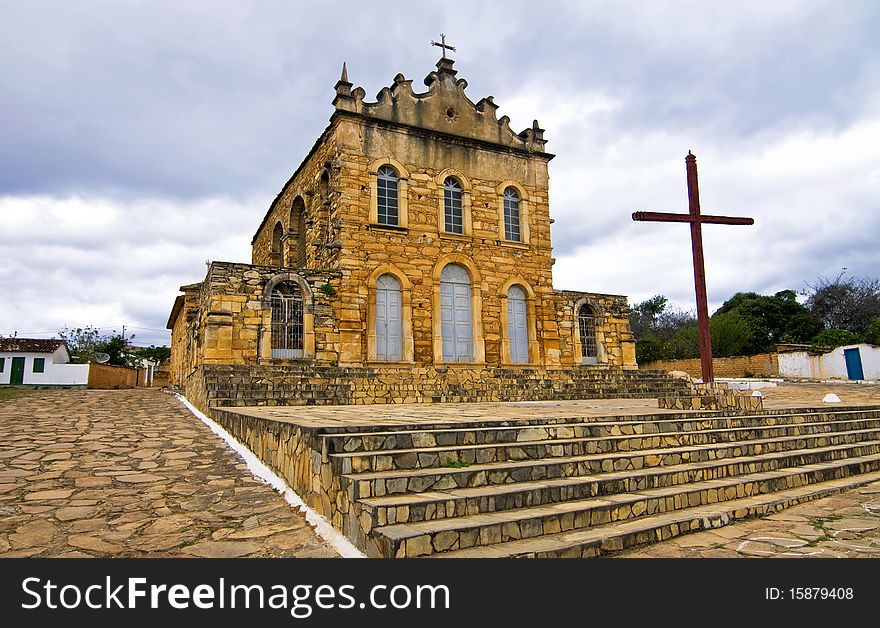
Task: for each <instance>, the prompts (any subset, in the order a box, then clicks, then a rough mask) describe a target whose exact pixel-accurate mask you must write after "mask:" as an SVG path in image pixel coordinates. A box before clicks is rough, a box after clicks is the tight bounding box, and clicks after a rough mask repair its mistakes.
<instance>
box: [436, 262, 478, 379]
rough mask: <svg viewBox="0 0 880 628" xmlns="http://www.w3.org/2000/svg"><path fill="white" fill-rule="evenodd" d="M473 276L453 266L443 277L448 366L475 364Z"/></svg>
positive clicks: (443, 324)
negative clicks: (450, 364)
mask: <svg viewBox="0 0 880 628" xmlns="http://www.w3.org/2000/svg"><path fill="white" fill-rule="evenodd" d="M472 308H473V305H472V295H471V276H470V273H468V271H467V269H466V268H465V267H464V266H460V265H458V264H449V265H447V266H446V267H445V268H444V269H443V271H442V272H441V273H440V321H441V334H442V336H443V361H444V362H473V360H474V341H473V320H472V318H471V311H472Z"/></svg>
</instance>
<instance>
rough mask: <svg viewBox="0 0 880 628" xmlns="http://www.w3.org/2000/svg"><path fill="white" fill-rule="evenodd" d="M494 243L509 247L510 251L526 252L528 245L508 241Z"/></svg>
mask: <svg viewBox="0 0 880 628" xmlns="http://www.w3.org/2000/svg"><path fill="white" fill-rule="evenodd" d="M495 243H496V244H499V245H501V246H509V247H510V248H512V249H523V250H527V249H528V248H529V245H528V244H527V243H525V242H511V241H510V240H496V241H495Z"/></svg>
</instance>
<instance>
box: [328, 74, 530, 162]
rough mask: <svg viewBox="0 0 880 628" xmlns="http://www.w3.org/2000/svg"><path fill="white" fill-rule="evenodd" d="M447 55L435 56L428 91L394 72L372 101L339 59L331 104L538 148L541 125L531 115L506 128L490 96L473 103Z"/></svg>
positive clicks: (368, 114) (507, 121)
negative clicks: (526, 123)
mask: <svg viewBox="0 0 880 628" xmlns="http://www.w3.org/2000/svg"><path fill="white" fill-rule="evenodd" d="M457 73H458V72H457V70H455V69H453V61H452V59H445V58H444V59H440V61H438V62H437V71H436V72H431V73H430V74H428V76H427V77H426V78H425V85H426V86H427V87H428V91H426V92H422V93H416V92H415V91H413V88H412V80H409V79H407V78H406V77H404V76H403V74H398V75H397V76H395V77H394V82H393V84H392V85H391V86H390V87H383V88H382V90H381V91H380V92H379V94H378V95H377V97H376V102H364V96H365V94H366V92H364V90H363V88H361V87H357V88H355V89H354V90H352V89H351V88H352V84H351V83H350V82H349V81H348V71H347V69H346V67H345V65H344V64H343V66H342V77H341V78H340V80H339V81H338V82H337V83H336V97H335V98H334V99H333V105H334V106H335V107H336V110H337V111H338V112H339V111H348V112H351V113H354V114H358V115H360V116H363V117H365V118H372V119H376V120H383V121H386V122H391V123H394V124H400V125H404V126H409V127H416V128H420V129H428V130H431V131H439V132H441V133H446V134H449V135H457V136H459V137H465V138H469V139H474V140H479V141H482V142H489V143H491V144H497V145H501V146H505V147H509V148H515V149H520V150H525V151H528V152H539V153H543V152H545V151H544V147H545V145H546V143H547V141H546V140H545V139H544V129H542V128H540V126H539V125H538V121H537V120H535V121H534V122H533V124H532V127H531V128H528V129H525V130H523V131H522V132H520V133H514V132H513V130H512V129H511V128H510V118H508V117H507V116H501V118H498V117H497V116H496V112H497V110H498V105H496V104H495V103H494V102H493V100H492V96H487V97H486V98H483V99H481V100H480V101H479V102H477V103H474V102H472V101H471V100H470V98H468V97H467V96H466V95H465V93H464V90H465V88H466V87H467V81H466V80H464V79H457V78H455V75H456V74H457Z"/></svg>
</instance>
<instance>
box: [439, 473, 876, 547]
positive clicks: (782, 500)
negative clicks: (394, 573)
mask: <svg viewBox="0 0 880 628" xmlns="http://www.w3.org/2000/svg"><path fill="white" fill-rule="evenodd" d="M877 480H880V472H876V471H873V472H868V473H863V474H860V475H852V476H846V477H843V478H840V479H836V480H829V481H824V482H820V483H817V484H810V485H806V486H801V487H797V488H791V489H787V490H785V491H780V492H776V493H768V494H761V495H755V496H751V497H745V498H741V499H734V500H729V501H726V502H723V503H716V504H710V505H706V506H697V507H692V508H683V509H680V510H676V511H673V512H669V513H664V514H661V515H656V516H650V517H641V518H638V519H632V520H630V521H624V522H621V523H612V524H606V525H600V526H595V527H589V528H584V529H580V530H571V531H565V532H559V533H556V534H547V535H542V536H537V537H532V538H528V539H520V540H513V541H507V542H502V543H496V544H492V545H481V546H475V547H471V548H466V549H458V550H452V551H445V552H438V553H433V554H432V555H431V557H432V558H591V557H595V556H599V555H602V554H607V553H610V552H615V551H620V550H622V549H626V548H628V547H633V546H637V545H644V544H646V543H654V542H657V541H662V540H665V539H669V538H672V537H675V536H678V535H680V534H685V533H688V532H696V531H699V530H710V529H714V528H720V527H722V526H724V525H727V524H728V523H733V522H734V521H737V520H741V519H745V518H749V517H756V516H762V515H767V514H771V513H774V512H777V511H779V510H783V509H785V508H788V507H790V506H794V505H796V504H799V503H803V502H807V501H811V500H814V499H819V498H822V497H826V496H828V495H832V494H834V493H839V492H841V491H846V490H849V489H852V488H856V487H858V486H862V485H864V484H867V483H869V482H874V481H877Z"/></svg>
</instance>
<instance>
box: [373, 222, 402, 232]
mask: <svg viewBox="0 0 880 628" xmlns="http://www.w3.org/2000/svg"><path fill="white" fill-rule="evenodd" d="M367 229H368V230H369V231H392V232H395V233H407V232H408V231H409V228H408V227H399V226H398V225H380V224H377V223H371V224H369V225H367Z"/></svg>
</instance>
